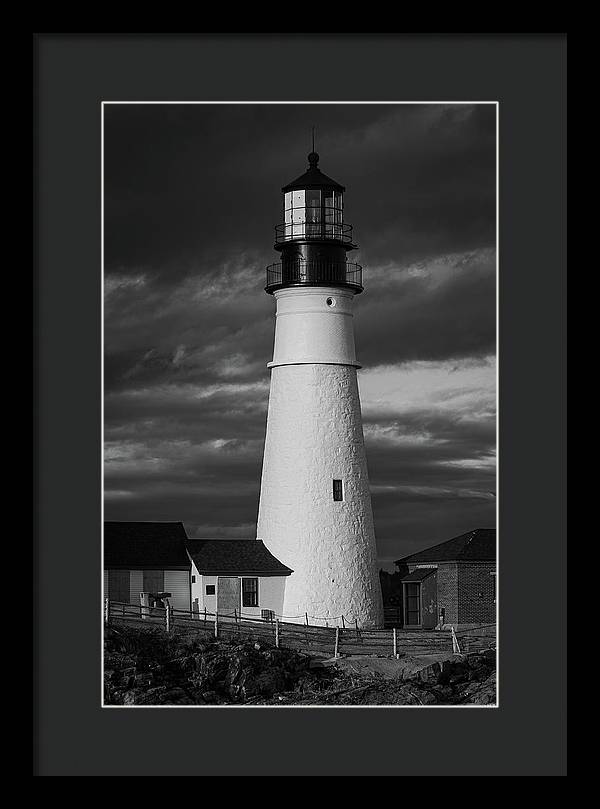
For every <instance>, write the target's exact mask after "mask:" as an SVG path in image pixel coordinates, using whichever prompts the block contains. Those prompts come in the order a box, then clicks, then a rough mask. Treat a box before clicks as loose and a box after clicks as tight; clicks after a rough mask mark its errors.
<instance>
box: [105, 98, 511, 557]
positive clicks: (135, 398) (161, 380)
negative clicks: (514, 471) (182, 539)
mask: <svg viewBox="0 0 600 809" xmlns="http://www.w3.org/2000/svg"><path fill="white" fill-rule="evenodd" d="M495 116H496V109H495V106H494V105H474V106H471V105H455V106H441V105H326V106H325V105H253V106H249V105H227V106H222V105H219V106H214V105H176V106H175V105H106V106H105V107H104V120H105V182H104V199H105V313H104V317H105V333H104V337H105V459H106V460H105V518H106V519H113V520H183V522H184V523H185V526H186V530H187V532H188V535H189V536H192V537H213V538H216V537H224V538H226V537H247V538H254V537H255V535H256V534H255V531H256V517H257V510H258V497H259V486H260V472H261V463H262V451H263V442H264V434H265V423H266V414H267V400H268V393H269V373H268V370H267V368H266V363H267V362H268V361H269V360H270V359H271V356H272V343H273V333H274V300H273V298H272V297H271V296H269V295H266V294H265V292H264V291H263V287H264V282H265V279H264V275H265V266H266V265H267V264H269V263H271V262H272V261H276V260H277V254H276V253H275V252H274V251H273V228H274V226H275V225H276V224H277V223H278V222H280V221H282V219H283V199H282V194H281V190H280V189H281V186H282V185H285V184H286V183H288V182H290V181H291V180H293V179H294V178H295V177H297V176H298V175H299V174H302V173H303V172H304V171H305V169H306V168H307V160H306V155H307V153H308V152H309V151H310V136H311V127H312V126H313V125H314V126H316V128H317V143H316V147H317V151H318V152H319V154H320V155H321V160H320V164H319V168H321V169H322V170H323V171H324V172H325V173H326V174H327V175H329V176H330V177H333V178H334V179H335V180H337V181H338V182H339V183H341V184H342V185H345V186H346V196H345V206H344V207H345V219H346V221H348V222H350V223H351V224H352V225H353V226H354V235H355V239H356V241H357V242H358V244H359V250H358V251H355V252H354V253H353V254H351V260H353V261H358V262H359V263H361V264H362V265H363V266H364V274H363V282H364V285H365V291H364V293H363V294H362V295H360V296H359V297H358V298H357V299H356V303H355V318H354V326H355V337H356V347H357V354H358V359H359V362H361V363H362V365H363V369H362V370H361V371H359V385H360V391H361V399H362V409H363V422H364V431H365V442H366V448H367V460H368V465H369V475H370V480H371V491H372V495H373V512H374V517H375V529H376V535H377V546H378V551H379V557H380V562H381V564H382V566H384V567H386V568H387V569H393V564H392V563H393V560H394V559H398V558H399V557H401V556H403V555H406V554H408V553H412V552H414V551H416V550H419V549H420V548H423V547H426V546H428V545H433V544H435V543H437V542H441V541H443V540H445V539H449V538H451V537H453V536H455V535H456V534H459V533H462V532H464V531H468V530H470V529H472V528H478V527H492V526H494V525H495V497H494V495H495V490H496V483H495V474H496V471H495V435H496V414H495V404H496V390H495V384H496V370H495V333H496V323H495V310H496V298H495V296H496V278H495V266H496V255H495V249H496V244H495V241H496V234H495V230H496V185H495V183H496V179H495V172H496V165H495V159H496V158H495V150H496V144H495V137H496V134H495V132H496V118H495Z"/></svg>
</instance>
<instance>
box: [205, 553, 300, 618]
mask: <svg viewBox="0 0 600 809" xmlns="http://www.w3.org/2000/svg"><path fill="white" fill-rule="evenodd" d="M192 576H193V577H195V581H193V582H192V610H195V609H196V607H195V606H194V602H195V600H196V599H198V612H200V613H202V612H204V609H205V608H206V611H207V612H208V613H212V614H214V612H215V610H216V608H217V597H216V588H217V576H203V575H201V574H200V573H198V570H197V568H196V566H195V565H193V566H192ZM238 578H240V579H242V578H247V577H246V576H239V577H238ZM254 578H256V577H254ZM287 578H289V577H287V576H259V577H258V607H242V614H243V615H247V616H248V617H258V618H260V617H261V610H273V612H274V613H275V614H276V615H283V599H284V593H285V586H286V579H287ZM211 584H212V585H214V587H215V595H213V596H207V595H206V585H211Z"/></svg>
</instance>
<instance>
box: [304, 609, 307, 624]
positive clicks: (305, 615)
mask: <svg viewBox="0 0 600 809" xmlns="http://www.w3.org/2000/svg"><path fill="white" fill-rule="evenodd" d="M304 617H305V618H306V626H308V613H307V612H305V613H304Z"/></svg>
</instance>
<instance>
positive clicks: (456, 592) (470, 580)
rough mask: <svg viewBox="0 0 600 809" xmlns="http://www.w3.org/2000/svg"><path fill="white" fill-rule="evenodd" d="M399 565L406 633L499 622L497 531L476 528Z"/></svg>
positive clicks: (420, 552)
mask: <svg viewBox="0 0 600 809" xmlns="http://www.w3.org/2000/svg"><path fill="white" fill-rule="evenodd" d="M395 564H396V565H397V566H398V571H399V573H400V575H401V578H402V613H403V624H404V626H405V627H406V628H410V627H414V628H421V629H427V628H433V627H435V626H437V625H438V624H453V625H455V626H456V625H459V624H462V625H464V624H482V623H493V622H494V621H495V620H496V529H495V528H476V529H475V530H474V531H469V532H468V533H466V534H461V535H460V536H458V537H454V538H453V539H449V540H448V541H447V542H442V543H440V544H439V545H434V546H433V547H432V548H427V549H426V550H424V551H419V552H417V553H413V554H411V555H410V556H405V557H404V558H403V559H398V560H397V561H396V562H395Z"/></svg>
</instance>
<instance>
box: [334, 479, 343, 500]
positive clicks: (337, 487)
mask: <svg viewBox="0 0 600 809" xmlns="http://www.w3.org/2000/svg"><path fill="white" fill-rule="evenodd" d="M333 499H334V500H343V499H344V487H343V485H342V481H341V480H335V478H334V481H333Z"/></svg>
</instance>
